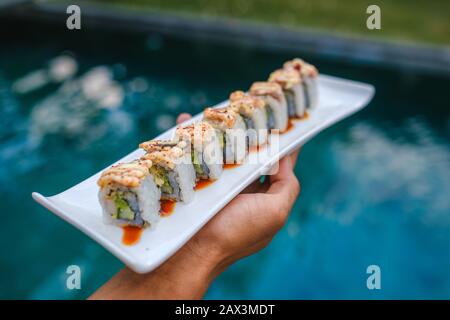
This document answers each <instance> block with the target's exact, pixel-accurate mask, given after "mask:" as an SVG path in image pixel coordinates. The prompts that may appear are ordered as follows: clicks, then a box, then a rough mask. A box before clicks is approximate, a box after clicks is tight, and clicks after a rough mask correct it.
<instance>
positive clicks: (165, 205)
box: [159, 200, 176, 217]
mask: <svg viewBox="0 0 450 320" xmlns="http://www.w3.org/2000/svg"><path fill="white" fill-rule="evenodd" d="M160 202H161V210H159V214H160V216H161V217H168V216H170V215H171V214H172V213H173V210H174V209H175V204H176V202H175V201H173V200H160Z"/></svg>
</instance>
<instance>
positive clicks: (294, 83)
mask: <svg viewBox="0 0 450 320" xmlns="http://www.w3.org/2000/svg"><path fill="white" fill-rule="evenodd" d="M269 81H270V82H276V83H278V84H279V85H280V86H281V88H282V89H283V93H284V96H285V98H286V103H287V107H288V114H289V117H293V118H296V117H298V118H301V117H303V115H304V113H305V109H306V107H305V93H304V92H303V88H304V87H303V86H302V79H301V77H300V74H299V73H298V72H297V71H296V70H293V69H278V70H276V71H274V72H272V73H271V74H270V77H269Z"/></svg>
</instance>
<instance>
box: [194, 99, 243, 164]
mask: <svg viewBox="0 0 450 320" xmlns="http://www.w3.org/2000/svg"><path fill="white" fill-rule="evenodd" d="M203 120H204V121H206V122H208V123H209V124H210V125H211V126H213V127H214V128H215V129H216V130H217V132H218V134H219V139H221V140H222V141H223V159H224V163H225V164H240V163H243V162H244V159H245V156H246V155H247V152H248V142H247V134H246V130H247V127H246V125H245V122H244V119H242V117H241V115H240V114H239V113H238V112H236V111H235V110H234V109H232V108H230V107H223V108H206V109H205V110H204V111H203Z"/></svg>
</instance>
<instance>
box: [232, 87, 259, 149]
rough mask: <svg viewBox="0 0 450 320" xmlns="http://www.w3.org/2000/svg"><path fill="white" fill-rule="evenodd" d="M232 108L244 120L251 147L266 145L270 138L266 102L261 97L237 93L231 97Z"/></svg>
mask: <svg viewBox="0 0 450 320" xmlns="http://www.w3.org/2000/svg"><path fill="white" fill-rule="evenodd" d="M230 107H231V108H233V109H234V110H235V111H236V112H238V113H239V114H240V115H241V116H242V118H243V119H244V122H245V125H246V127H247V136H248V139H249V144H250V146H259V145H263V144H265V143H266V142H267V136H268V127H267V113H266V102H265V101H264V100H263V99H261V98H259V97H254V96H250V95H246V94H245V93H244V92H242V91H235V92H233V93H232V94H231V95H230Z"/></svg>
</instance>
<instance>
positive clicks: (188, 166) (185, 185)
mask: <svg viewBox="0 0 450 320" xmlns="http://www.w3.org/2000/svg"><path fill="white" fill-rule="evenodd" d="M139 147H140V148H142V149H144V150H145V151H146V152H147V154H145V155H144V156H143V157H142V158H141V159H143V160H151V161H152V163H153V165H152V167H151V168H150V172H151V173H152V174H153V176H154V178H155V182H156V185H157V186H158V187H159V188H160V189H161V199H163V200H173V201H183V202H185V203H189V202H191V201H192V199H193V198H194V187H195V170H194V167H193V166H192V161H191V158H190V154H189V152H188V149H187V144H186V142H183V141H181V142H179V143H177V142H174V141H168V140H150V141H146V142H143V143H141V144H140V145H139Z"/></svg>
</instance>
